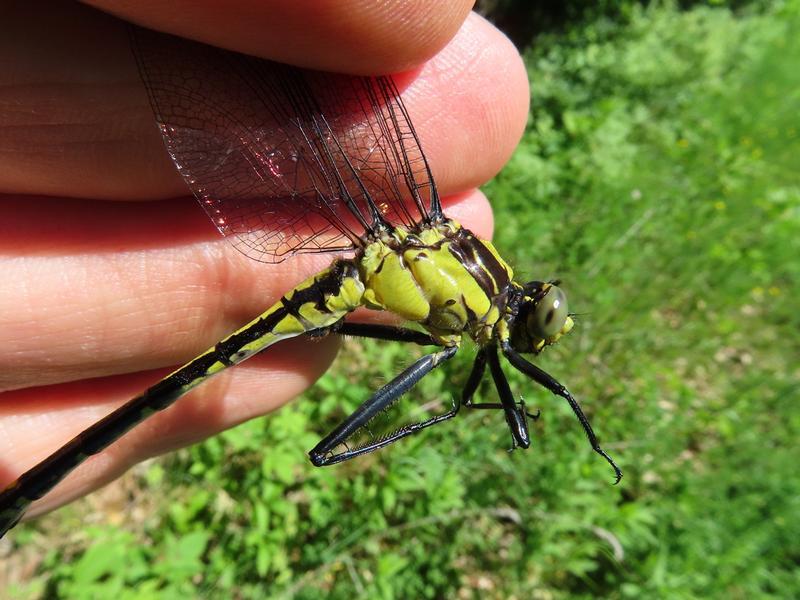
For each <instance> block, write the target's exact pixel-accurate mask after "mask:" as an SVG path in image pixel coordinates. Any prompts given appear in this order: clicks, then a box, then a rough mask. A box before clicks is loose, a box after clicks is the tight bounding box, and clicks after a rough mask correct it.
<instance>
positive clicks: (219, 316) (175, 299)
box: [0, 0, 528, 517]
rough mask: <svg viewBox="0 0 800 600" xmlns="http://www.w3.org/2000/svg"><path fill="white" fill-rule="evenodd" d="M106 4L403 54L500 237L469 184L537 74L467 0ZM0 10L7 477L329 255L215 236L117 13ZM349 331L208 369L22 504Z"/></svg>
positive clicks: (265, 48) (447, 152) (441, 179)
mask: <svg viewBox="0 0 800 600" xmlns="http://www.w3.org/2000/svg"><path fill="white" fill-rule="evenodd" d="M92 4H94V5H96V6H97V7H99V8H102V9H103V10H105V11H107V12H110V13H114V14H116V15H118V16H121V17H123V18H125V19H127V20H130V21H134V22H137V23H140V24H144V25H147V26H150V27H154V28H161V29H163V30H167V31H170V32H172V33H177V34H182V35H188V36H191V37H194V38H196V39H200V40H201V41H206V42H211V43H214V44H217V45H221V46H225V47H228V48H231V49H235V50H240V51H246V52H249V53H251V54H255V55H260V56H263V57H265V58H271V59H279V60H282V61H285V62H291V63H293V64H298V65H301V66H305V67H315V68H324V69H327V70H334V71H341V72H350V73H357V74H381V73H393V72H398V71H400V70H405V71H409V73H408V74H407V75H406V77H407V79H408V85H407V87H404V89H403V99H404V102H405V104H406V106H407V108H408V111H409V113H410V115H411V117H412V119H413V122H414V125H415V128H416V130H417V133H418V134H419V137H420V140H421V144H422V147H423V149H424V151H425V153H426V156H427V158H428V160H429V162H430V165H431V168H432V171H433V174H434V177H435V179H436V182H437V185H438V187H439V191H440V194H441V195H442V196H443V197H444V203H445V210H446V212H447V214H448V216H450V217H452V218H455V219H456V220H458V221H460V222H461V223H462V224H463V225H465V226H466V227H468V228H470V229H472V230H473V231H475V232H476V233H477V234H478V235H480V236H482V237H489V236H490V235H491V230H492V217H491V211H490V208H489V205H488V202H487V201H486V198H485V197H484V196H483V195H482V194H481V193H480V192H479V191H478V190H477V189H476V187H477V186H478V185H480V184H482V183H484V182H486V181H488V180H489V179H490V178H491V177H492V176H493V175H494V174H495V173H496V172H497V171H498V170H499V169H500V168H501V166H502V165H503V163H504V162H505V161H506V160H507V159H508V157H509V156H510V154H511V152H512V151H513V149H514V146H515V145H516V143H517V141H518V140H519V137H520V135H521V133H522V130H523V128H524V124H525V120H526V115H527V108H528V83H527V78H526V74H525V69H524V67H523V65H522V62H521V60H520V58H519V55H518V54H517V52H516V50H515V49H514V47H513V46H512V45H511V43H510V42H509V41H508V40H507V39H506V38H505V37H504V36H503V35H502V34H501V33H499V32H498V31H497V30H496V29H494V28H493V27H492V26H491V25H490V24H488V23H487V22H486V21H484V20H483V19H481V18H480V17H478V16H476V15H474V14H470V13H469V8H470V6H471V2H461V1H459V2H455V1H454V2H442V3H432V2H427V1H423V0H418V1H411V0H408V1H406V2H394V3H386V5H387V6H388V5H391V6H392V7H393V10H392V11H387V10H383V9H382V8H380V4H381V3H374V2H370V1H366V0H349V1H347V2H345V1H342V0H328V1H324V2H323V1H320V0H306V1H299V0H292V1H289V0H284V1H277V0H274V1H272V2H266V1H264V0H259V1H255V0H250V1H245V0H238V1H237V2H227V3H217V4H215V3H212V2H209V1H208V0H206V1H204V2H192V3H191V10H189V8H188V2H172V3H164V2H153V1H150V2H121V1H120V2H113V1H95V2H92ZM184 4H186V5H187V6H183V5H184ZM312 7H313V8H312ZM5 12H6V14H4V21H5V27H4V29H5V30H7V31H9V32H10V34H9V35H5V34H4V36H3V37H2V38H0V62H1V63H2V64H3V68H2V69H0V155H1V156H2V157H3V158H2V160H0V194H2V196H0V210H2V217H0V274H1V275H2V278H1V279H0V319H2V325H0V390H4V391H3V393H1V394H0V457H1V458H0V486H4V485H6V484H7V483H9V482H11V481H12V480H13V479H15V478H16V477H17V476H18V475H19V474H21V473H22V472H24V471H25V470H27V469H28V468H30V467H32V466H33V465H34V464H36V463H37V462H39V461H40V460H42V459H43V458H45V457H46V456H48V455H49V454H51V453H52V452H53V451H54V450H55V449H57V448H58V447H59V446H61V445H62V444H63V443H65V442H67V441H68V440H69V439H71V438H72V437H73V436H75V435H76V434H77V433H79V432H80V431H82V430H83V429H85V428H86V427H87V426H89V425H91V424H92V423H94V422H95V421H97V420H98V419H100V418H101V417H102V416H104V415H105V414H107V413H108V412H110V411H111V410H113V409H114V408H116V407H117V406H119V405H120V404H122V403H123V402H124V401H125V400H127V399H129V398H131V397H132V396H134V395H136V394H137V393H138V392H140V391H141V390H142V389H144V388H146V387H147V386H149V385H151V384H152V383H154V382H155V381H157V380H158V379H159V378H160V377H162V376H164V375H165V374H166V373H168V372H169V371H170V370H171V369H172V368H174V367H175V366H176V365H178V364H181V363H182V362H185V361H186V360H188V359H191V358H192V357H193V356H195V355H197V354H198V353H200V352H202V351H203V350H205V349H206V348H208V347H209V346H211V345H213V344H214V343H215V342H216V341H217V340H218V339H220V338H222V337H223V336H224V335H226V334H227V333H230V332H231V331H232V330H234V329H236V328H237V327H239V326H241V325H242V324H243V323H245V322H247V321H248V320H249V319H251V318H252V317H253V316H255V315H257V314H258V313H260V312H262V311H263V310H264V309H265V308H267V307H268V306H269V305H271V304H272V303H273V302H274V301H275V300H276V299H277V298H279V297H280V295H281V294H282V293H284V292H286V291H287V290H288V289H290V288H291V287H292V286H293V285H295V284H296V283H298V282H300V281H301V280H303V279H304V278H306V277H307V276H309V275H310V274H312V273H313V272H315V271H318V270H319V269H321V268H324V267H325V266H326V265H327V264H328V263H329V262H330V257H326V256H324V255H322V256H320V255H306V256H300V257H297V258H293V259H290V260H287V261H285V262H284V263H280V264H278V265H266V264H262V263H258V262H255V261H252V260H249V259H247V258H245V257H244V256H241V255H240V254H239V253H238V252H236V251H235V250H234V249H233V248H232V247H231V246H230V245H229V244H228V243H227V242H226V241H225V240H223V239H222V238H221V237H220V236H219V234H218V232H217V231H216V229H215V228H214V227H213V225H212V224H211V222H210V221H209V220H208V218H207V217H206V216H205V214H204V213H203V211H202V210H201V209H200V207H199V206H198V205H197V203H196V201H194V200H193V199H191V198H187V197H186V196H187V193H188V192H187V189H186V187H185V185H184V183H183V181H182V180H181V178H180V177H179V176H178V174H177V172H176V171H175V168H174V166H173V165H172V163H171V161H170V159H169V157H168V156H167V154H166V152H165V150H164V147H163V143H162V141H161V139H160V137H159V135H158V132H157V130H156V128H155V126H154V124H153V117H152V113H151V111H150V107H149V105H148V103H147V98H146V95H145V92H144V90H143V88H142V85H141V82H140V80H139V76H138V73H137V71H136V67H135V64H134V62H133V58H132V56H131V54H130V50H129V49H128V46H127V44H128V42H127V35H126V32H125V29H124V27H123V26H122V24H121V23H120V22H119V21H117V20H115V19H113V18H111V17H109V16H107V15H104V14H102V13H100V12H98V11H96V10H93V9H90V8H86V7H82V6H79V5H70V4H66V3H64V4H60V3H59V4H56V5H51V6H49V10H48V11H46V12H43V11H41V10H40V9H37V8H36V7H35V6H28V5H27V3H19V4H18V5H17V6H13V7H11V8H9V9H7V10H6V11H5ZM189 15H190V16H191V18H190V17H189ZM415 16H417V18H415ZM374 314H375V313H372V315H370V314H368V313H367V312H366V311H365V312H363V313H359V315H358V316H359V318H360V319H362V320H363V319H370V318H374ZM337 348H338V342H337V339H336V338H335V337H329V338H324V339H319V340H308V339H296V340H291V341H288V342H284V343H282V344H281V346H280V351H276V352H267V353H265V354H264V355H263V356H258V357H255V358H253V359H251V360H249V361H248V362H246V363H245V364H243V365H241V366H239V367H236V368H235V369H229V370H228V371H226V372H224V373H222V374H220V375H218V376H216V377H215V378H214V379H212V380H211V381H209V382H208V383H206V384H204V385H202V386H200V387H199V388H197V389H196V390H194V391H193V392H191V393H190V394H187V396H186V397H185V398H182V399H181V400H179V401H178V402H177V403H176V404H175V405H173V406H172V407H171V408H169V409H167V410H166V411H164V412H162V413H158V414H156V415H154V416H153V417H151V418H150V419H148V420H147V421H145V422H144V423H142V424H141V425H139V426H138V427H136V428H135V429H134V430H133V431H131V432H130V433H128V434H127V435H125V436H124V437H123V438H122V439H120V440H119V441H118V442H116V443H114V444H113V445H112V446H110V447H109V448H108V449H107V450H105V451H104V452H102V453H101V454H100V455H98V456H95V457H92V458H91V459H89V460H88V461H87V462H86V463H84V464H83V465H82V466H81V467H79V468H78V469H76V470H75V471H74V472H73V473H72V474H71V475H70V476H69V477H67V479H66V480H65V481H63V482H62V483H61V484H59V486H58V487H57V488H56V489H55V490H53V492H52V493H50V494H48V495H47V496H46V497H45V498H44V499H43V500H42V501H39V502H37V503H36V504H34V505H33V506H32V507H31V509H30V510H29V512H28V516H29V517H30V516H34V515H36V514H40V513H42V512H45V511H47V510H51V509H53V508H54V507H56V506H59V505H61V504H64V503H66V502H69V501H70V500H73V499H75V498H77V497H79V496H81V495H83V494H86V493H87V492H89V491H91V490H93V489H96V488H97V487H100V486H102V485H104V484H105V483H107V482H109V481H111V480H113V479H114V478H116V477H118V476H119V475H120V474H121V473H123V472H124V471H125V470H126V469H128V468H129V467H130V466H131V465H133V464H135V463H137V462H139V461H141V460H144V459H146V458H149V457H151V456H155V455H158V454H162V453H164V452H167V451H169V450H172V449H175V448H178V447H181V446H185V445H187V444H191V443H194V442H196V441H198V440H201V439H203V438H205V437H207V436H209V435H212V434H214V433H216V432H218V431H221V430H223V429H225V428H228V427H231V426H233V425H236V424H238V423H241V422H242V421H245V420H247V419H250V418H253V417H255V416H258V415H262V414H265V413H268V412H270V411H272V410H275V409H276V408H278V407H280V406H282V405H283V404H285V403H286V402H288V401H289V400H290V399H292V398H293V397H295V396H296V395H297V394H299V393H300V392H302V391H303V390H304V389H305V388H307V387H308V386H309V385H311V384H312V383H313V382H314V381H315V380H316V379H317V378H318V377H319V376H320V375H321V374H322V373H323V372H324V371H325V369H327V367H328V366H329V365H330V362H331V361H332V360H333V358H334V356H335V354H336V351H337ZM306 450H307V449H306V448H298V452H305V451H306Z"/></svg>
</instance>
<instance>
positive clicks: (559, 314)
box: [528, 285, 569, 340]
mask: <svg viewBox="0 0 800 600" xmlns="http://www.w3.org/2000/svg"><path fill="white" fill-rule="evenodd" d="M568 317H569V307H568V305H567V296H566V294H564V290H562V289H561V288H560V287H558V286H556V285H551V286H550V288H549V289H548V290H547V292H546V293H545V295H544V296H543V297H542V299H541V300H539V302H538V303H537V304H536V308H534V309H533V311H531V313H530V314H529V315H528V331H529V332H530V333H531V334H532V335H534V336H536V337H538V338H541V339H544V340H546V339H548V338H552V337H553V336H555V335H557V334H558V333H560V332H561V330H562V329H563V328H564V325H565V324H566V322H567V318H568Z"/></svg>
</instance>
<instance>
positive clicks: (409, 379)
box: [308, 346, 458, 467]
mask: <svg viewBox="0 0 800 600" xmlns="http://www.w3.org/2000/svg"><path fill="white" fill-rule="evenodd" d="M457 351H458V346H449V347H447V348H444V349H443V350H440V351H438V352H434V353H433V354H428V355H426V356H423V357H422V358H420V359H418V360H417V361H416V362H414V364H412V365H411V366H410V367H408V368H407V369H406V370H404V371H403V372H402V373H400V374H399V375H398V376H397V377H395V378H394V379H392V381H390V382H389V383H387V384H386V385H385V386H383V387H382V388H381V389H379V390H378V391H377V392H375V393H374V394H373V395H372V396H371V397H370V398H369V399H368V400H367V401H366V402H364V403H363V404H362V405H361V406H359V407H358V408H357V409H356V410H355V411H354V412H353V413H352V414H351V415H350V416H349V417H347V419H345V420H344V421H342V423H340V424H339V426H338V427H336V429H334V430H333V431H332V432H331V433H330V434H328V435H327V436H326V437H325V438H323V439H322V441H320V443H319V444H317V445H316V446H315V447H314V448H313V449H312V450H311V451H310V452H309V453H308V454H309V456H310V458H311V462H312V463H313V464H314V465H316V466H318V467H322V466H327V465H332V464H335V463H338V462H342V461H345V460H349V459H351V458H355V457H356V456H360V455H361V454H366V453H367V452H373V451H375V450H378V449H379V448H383V447H384V446H388V445H389V444H392V443H394V442H396V441H397V440H399V439H401V438H404V437H406V436H408V435H411V434H412V433H416V432H417V431H420V430H422V429H425V428H426V427H430V426H432V425H436V424H437V423H441V422H442V421H446V420H447V419H450V418H452V417H454V416H455V415H456V413H457V411H458V409H457V408H454V409H453V410H451V411H449V412H447V413H445V414H442V415H437V416H435V417H431V418H430V419H427V420H425V421H421V422H418V423H411V424H409V425H405V426H403V427H401V428H400V429H398V430H397V431H395V432H394V433H392V434H391V435H389V436H387V437H385V438H381V439H378V440H375V441H373V442H371V443H369V444H366V445H364V446H360V447H358V448H354V449H350V448H347V449H346V450H345V451H344V452H341V453H339V454H333V450H334V449H335V448H336V447H337V446H340V445H345V444H346V443H347V441H348V440H349V439H350V438H351V437H352V436H353V435H355V434H356V433H357V432H358V431H360V430H362V429H365V428H367V427H368V424H369V422H370V421H371V420H372V419H373V418H374V417H375V416H377V415H378V414H380V413H381V412H382V411H384V410H386V409H387V408H389V407H390V406H391V405H392V404H394V402H396V401H397V399H398V398H400V396H402V395H403V394H404V393H406V392H407V391H409V390H410V389H411V388H413V387H414V386H415V385H416V384H417V383H419V381H420V380H421V379H422V378H423V377H425V376H426V375H427V374H428V373H430V372H431V371H432V370H433V369H435V368H436V367H438V366H439V365H440V364H442V363H443V362H445V361H447V360H449V359H451V358H452V357H453V356H455V354H456V352H457Z"/></svg>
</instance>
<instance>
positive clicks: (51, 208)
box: [0, 191, 491, 389]
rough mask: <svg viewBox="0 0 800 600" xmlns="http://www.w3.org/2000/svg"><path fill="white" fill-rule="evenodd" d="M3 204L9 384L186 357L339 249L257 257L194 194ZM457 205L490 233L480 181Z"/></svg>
mask: <svg viewBox="0 0 800 600" xmlns="http://www.w3.org/2000/svg"><path fill="white" fill-rule="evenodd" d="M0 208H1V209H2V212H3V215H4V217H3V219H0V261H2V262H0V268H1V269H2V272H3V285H2V286H0V318H1V319H2V326H0V389H15V388H20V387H26V386H30V385H42V384H47V383H58V382H63V381H72V380H77V379H84V378H87V377H98V376H103V375H110V374H116V373H125V372H133V371H142V370H146V369H154V368H158V367H162V366H166V365H174V364H177V363H181V362H184V361H186V360H188V359H190V358H191V357H192V356H194V355H196V354H198V353H199V352H201V351H203V350H205V349H206V348H208V347H210V346H211V345H213V344H214V343H216V342H217V341H218V340H219V339H221V338H222V337H223V336H224V335H226V334H228V333H230V332H231V331H233V330H235V329H236V328H238V327H240V326H242V325H243V324H244V323H246V322H248V321H249V320H251V319H252V318H254V317H255V316H257V315H258V314H259V313H261V312H263V311H264V310H266V309H267V308H268V307H269V306H270V305H271V304H272V303H273V302H275V301H276V300H277V299H278V298H279V297H280V296H281V295H282V294H285V293H286V292H287V291H289V290H290V289H291V288H292V287H294V286H295V285H297V284H298V283H300V282H301V281H302V280H303V279H305V278H306V277H308V276H310V275H312V274H313V273H315V272H317V271H319V270H321V269H323V268H325V267H326V266H328V265H329V264H330V261H331V260H332V259H331V256H330V255H327V254H323V255H313V254H312V255H301V256H298V257H295V258H292V259H291V260H287V261H285V262H283V263H280V264H277V265H267V264H263V263H259V262H256V261H253V260H250V259H249V258H247V257H245V256H243V255H241V254H240V253H239V252H237V251H236V250H235V249H233V248H232V246H231V245H230V244H229V243H227V242H226V241H225V240H224V239H222V238H221V237H220V236H219V233H218V232H217V231H216V229H215V228H214V227H213V225H212V224H211V221H210V220H209V219H208V218H207V217H206V215H205V214H204V213H203V211H202V209H201V208H200V207H199V205H198V204H197V202H195V201H194V200H192V199H189V198H185V199H182V200H177V201H162V202H140V203H128V202H124V203H120V202H98V201H84V200H66V199H56V198H35V199H33V198H28V197H23V198H16V199H14V198H5V199H2V203H1V204H0ZM447 211H448V214H450V215H451V216H452V217H454V218H456V219H458V220H460V221H462V222H463V223H464V224H465V225H467V226H471V227H474V229H475V230H476V232H477V233H478V234H479V235H488V234H490V233H491V213H490V209H489V206H488V203H487V202H486V199H485V197H484V196H483V195H482V194H481V193H480V192H477V191H475V192H473V193H470V194H464V195H461V196H460V197H458V198H455V199H454V200H453V201H452V202H448V203H447ZM370 312H374V311H370Z"/></svg>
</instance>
